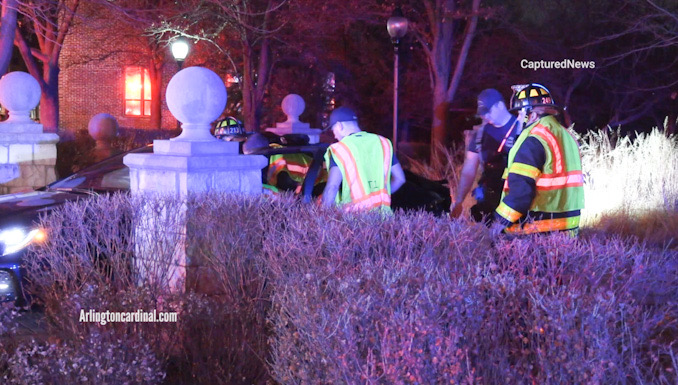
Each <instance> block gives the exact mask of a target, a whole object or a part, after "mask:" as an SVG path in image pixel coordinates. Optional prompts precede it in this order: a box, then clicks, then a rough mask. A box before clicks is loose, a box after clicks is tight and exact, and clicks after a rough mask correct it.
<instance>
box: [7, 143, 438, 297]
mask: <svg viewBox="0 0 678 385" xmlns="http://www.w3.org/2000/svg"><path fill="white" fill-rule="evenodd" d="M327 147H328V144H325V143H319V144H305V145H290V146H275V147H266V148H260V149H257V150H255V151H253V152H249V153H251V154H254V155H264V156H266V157H267V158H269V159H271V157H274V156H278V158H279V156H280V155H287V154H297V155H298V154H302V155H304V156H306V158H307V159H308V161H309V162H308V168H307V170H305V177H304V179H303V181H302V182H301V183H300V184H299V185H298V186H296V189H290V190H296V193H297V195H298V196H299V198H300V200H301V201H302V202H312V201H313V200H314V199H316V198H317V196H318V195H319V194H320V193H321V192H322V187H323V185H324V184H323V173H324V170H323V161H324V154H325V152H326V150H327ZM152 151H153V147H152V145H147V146H144V147H142V148H138V149H135V150H132V151H129V152H126V153H122V154H119V155H116V156H113V157H111V158H108V159H106V160H103V161H101V162H98V163H96V164H94V165H92V166H90V167H87V168H85V169H83V170H80V171H78V172H76V173H74V174H73V175H71V176H69V177H66V178H64V179H61V180H59V181H56V182H54V183H51V184H49V185H47V186H45V187H42V188H39V189H37V190H36V191H32V192H27V193H18V194H9V195H3V196H0V301H17V302H23V301H24V300H25V298H26V296H25V295H24V292H23V284H22V282H23V280H24V271H23V269H22V267H21V266H22V258H23V255H24V253H25V250H26V248H27V247H28V245H30V244H31V243H33V242H36V241H40V240H42V239H44V237H45V232H43V231H42V230H41V229H39V228H38V227H37V223H38V221H39V217H40V215H41V214H45V213H49V212H50V211H52V210H54V209H55V208H56V207H59V206H60V205H63V204H64V203H66V202H70V201H75V200H78V199H88V198H91V197H93V196H95V195H98V194H112V193H115V192H126V191H129V189H130V179H129V168H128V167H127V166H125V165H124V164H123V158H124V157H125V155H127V154H130V153H150V152H152ZM269 175H270V174H269V173H268V172H267V171H266V170H264V171H263V172H262V179H263V182H264V183H265V182H268V180H266V178H267V177H268V176H269ZM325 175H326V173H325ZM406 175H407V177H408V179H409V181H408V182H406V184H405V185H404V186H403V187H402V188H401V190H399V191H398V192H397V193H396V194H394V195H393V207H394V208H395V209H397V208H404V209H409V210H413V209H414V210H416V209H424V210H427V211H432V212H434V213H443V212H446V211H447V209H448V208H449V205H450V198H449V190H448V189H447V187H446V186H444V185H443V184H442V183H441V182H434V181H429V180H426V179H424V178H421V177H419V176H417V175H415V174H412V173H409V172H408V173H407V174H406Z"/></svg>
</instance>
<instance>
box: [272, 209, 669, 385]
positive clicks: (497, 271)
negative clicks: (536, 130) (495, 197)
mask: <svg viewBox="0 0 678 385" xmlns="http://www.w3.org/2000/svg"><path fill="white" fill-rule="evenodd" d="M327 215H328V214H325V213H318V215H308V214H306V213H304V215H303V218H304V221H303V222H300V223H297V222H296V220H295V218H296V217H289V218H290V219H288V220H285V221H283V225H282V226H281V227H279V229H280V230H278V231H277V232H274V233H272V234H271V236H275V238H276V239H280V238H281V237H286V236H287V237H290V239H294V240H295V241H294V243H293V245H294V246H290V245H291V243H287V242H283V244H281V245H277V246H276V245H275V244H274V243H267V244H266V247H265V250H266V253H268V254H269V256H268V257H267V258H269V260H270V262H269V263H270V266H271V269H272V271H271V273H272V274H273V277H274V282H275V284H274V285H275V288H276V289H275V291H274V295H273V299H274V301H273V302H274V309H275V311H274V312H273V313H272V321H273V323H274V325H275V338H273V339H272V345H273V347H272V348H273V361H272V371H273V373H274V375H275V378H276V380H278V381H279V382H280V383H284V384H307V383H308V384H320V383H322V384H327V383H337V384H346V383H451V382H454V383H484V384H496V383H544V384H569V383H628V381H629V380H630V381H632V382H634V383H666V384H669V383H672V382H673V381H675V380H676V377H675V371H676V370H677V369H678V366H677V365H676V361H675V357H676V354H678V347H677V346H675V344H673V343H672V341H673V339H675V336H676V335H677V334H678V330H677V329H676V326H677V325H676V320H678V308H677V307H676V303H675V298H678V278H676V277H678V275H676V274H675V272H676V269H677V266H676V259H677V257H678V255H677V254H676V252H662V250H655V249H646V248H644V247H643V246H641V245H638V244H634V243H630V242H628V241H622V240H618V239H616V240H605V239H604V238H601V239H598V238H595V237H594V238H593V239H591V240H589V241H582V240H574V239H571V238H568V237H566V236H562V235H553V236H546V237H534V238H527V239H516V240H512V241H500V242H498V243H496V244H495V245H494V246H490V245H489V241H488V240H487V237H486V235H487V232H486V230H485V229H484V228H483V227H480V226H476V227H469V226H467V225H465V224H462V223H459V222H450V221H446V220H440V219H436V218H432V217H429V216H426V215H423V214H420V215H414V216H410V215H404V216H394V217H388V218H385V219H384V218H381V217H379V216H369V215H368V216H355V217H354V216H341V215H337V214H336V213H331V214H329V215H330V218H329V219H328V218H327ZM332 215H334V216H335V217H334V218H333V217H332ZM314 218H315V220H314ZM648 266H652V267H651V269H648ZM653 279H656V280H660V281H661V282H662V288H661V289H660V290H658V289H656V288H653V287H652V283H651V280H653ZM648 298H654V299H655V300H652V301H649V300H648ZM671 298H673V299H671Z"/></svg>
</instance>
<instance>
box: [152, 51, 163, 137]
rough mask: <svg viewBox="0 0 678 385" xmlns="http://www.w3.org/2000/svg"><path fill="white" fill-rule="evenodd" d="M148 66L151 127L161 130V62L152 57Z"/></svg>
mask: <svg viewBox="0 0 678 385" xmlns="http://www.w3.org/2000/svg"><path fill="white" fill-rule="evenodd" d="M150 64H151V65H150V66H149V76H150V78H151V127H153V128H155V129H158V130H159V129H161V128H162V100H161V98H162V92H160V87H161V86H162V69H163V67H164V63H163V62H161V61H160V62H159V61H158V60H157V58H156V57H155V56H154V57H153V59H152V60H151V63H150Z"/></svg>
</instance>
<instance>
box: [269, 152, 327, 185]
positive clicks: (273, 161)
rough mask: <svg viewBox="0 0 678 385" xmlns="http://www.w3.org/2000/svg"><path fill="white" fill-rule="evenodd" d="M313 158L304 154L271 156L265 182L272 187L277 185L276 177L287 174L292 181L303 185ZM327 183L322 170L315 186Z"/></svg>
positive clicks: (325, 175)
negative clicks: (282, 173) (283, 173)
mask: <svg viewBox="0 0 678 385" xmlns="http://www.w3.org/2000/svg"><path fill="white" fill-rule="evenodd" d="M312 162H313V158H311V156H309V155H306V154H277V155H272V156H271V158H270V159H269V163H268V175H267V177H266V180H267V181H268V183H270V184H272V185H277V184H278V175H280V173H281V172H287V173H288V174H289V175H290V178H292V180H293V181H295V182H297V183H303V182H304V178H305V177H306V174H308V169H309V167H310V166H311V163H312ZM321 182H327V173H326V172H325V171H324V170H322V171H321V172H320V174H318V178H317V179H316V181H315V184H318V183H321Z"/></svg>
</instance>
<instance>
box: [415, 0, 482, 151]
mask: <svg viewBox="0 0 678 385" xmlns="http://www.w3.org/2000/svg"><path fill="white" fill-rule="evenodd" d="M462 4H463V2H462V1H459V0H456V1H455V0H426V1H411V2H410V5H411V6H412V8H413V10H414V11H415V12H413V14H412V16H410V15H408V17H413V23H412V24H413V28H412V32H413V34H414V36H415V38H416V39H417V41H418V42H419V44H420V45H421V47H422V49H423V50H424V52H425V54H426V57H427V59H428V70H429V76H430V82H431V89H432V90H433V101H432V102H433V103H432V104H433V108H432V118H433V119H432V127H431V161H432V162H433V163H435V162H440V161H442V154H440V152H439V150H440V149H441V148H444V146H446V145H447V134H448V129H449V124H448V111H449V109H450V105H451V104H452V101H453V100H454V96H455V94H456V92H457V89H458V87H459V82H460V81H461V77H462V74H463V71H464V66H465V64H466V58H467V56H468V53H469V49H470V48H471V43H472V41H473V37H474V35H475V32H476V27H477V25H478V17H479V15H480V11H481V9H480V0H472V1H471V6H470V9H468V8H465V7H463V5H462ZM422 7H423V9H422ZM460 24H462V25H463V30H462V29H461V28H462V27H461V26H460ZM460 32H461V33H460ZM458 33H460V35H461V36H460V37H459V38H457V34H458ZM455 47H457V49H456V52H455Z"/></svg>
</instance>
